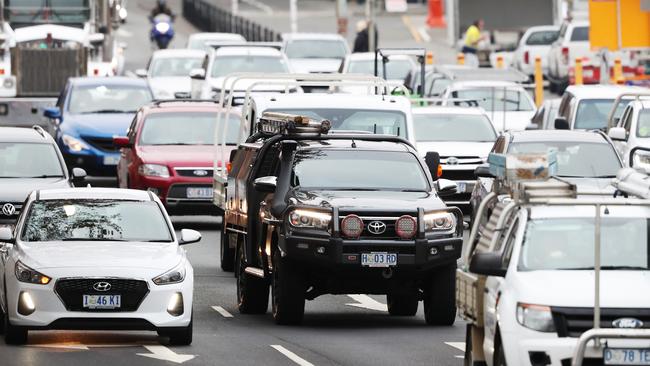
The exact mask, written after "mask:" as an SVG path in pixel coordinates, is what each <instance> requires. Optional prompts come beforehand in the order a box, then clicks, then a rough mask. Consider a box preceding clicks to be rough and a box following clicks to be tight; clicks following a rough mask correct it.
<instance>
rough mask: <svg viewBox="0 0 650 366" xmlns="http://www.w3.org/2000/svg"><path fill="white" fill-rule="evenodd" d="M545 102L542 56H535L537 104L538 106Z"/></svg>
mask: <svg viewBox="0 0 650 366" xmlns="http://www.w3.org/2000/svg"><path fill="white" fill-rule="evenodd" d="M542 103H544V76H543V75H542V58H541V57H539V56H537V57H535V105H536V106H537V108H539V107H541V106H542Z"/></svg>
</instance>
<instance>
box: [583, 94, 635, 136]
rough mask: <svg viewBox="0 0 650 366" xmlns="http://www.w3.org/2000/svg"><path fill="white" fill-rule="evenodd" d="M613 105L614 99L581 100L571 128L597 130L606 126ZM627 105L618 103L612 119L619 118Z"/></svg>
mask: <svg viewBox="0 0 650 366" xmlns="http://www.w3.org/2000/svg"><path fill="white" fill-rule="evenodd" d="M613 105H614V99H583V100H581V101H580V103H578V108H577V110H576V118H575V123H574V126H573V128H575V129H586V130H591V129H598V128H605V127H606V126H607V118H608V117H609V112H611V110H612V106H613ZM626 105H627V103H619V104H618V105H617V106H616V112H615V113H614V117H621V115H622V114H623V111H624V110H625V106H626Z"/></svg>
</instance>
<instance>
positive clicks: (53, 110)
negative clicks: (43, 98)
mask: <svg viewBox="0 0 650 366" xmlns="http://www.w3.org/2000/svg"><path fill="white" fill-rule="evenodd" d="M43 115H44V116H45V117H47V118H49V119H61V110H60V109H59V107H49V108H45V110H43Z"/></svg>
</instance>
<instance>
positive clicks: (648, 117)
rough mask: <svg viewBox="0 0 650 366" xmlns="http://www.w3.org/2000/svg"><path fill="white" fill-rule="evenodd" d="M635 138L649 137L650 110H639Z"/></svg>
mask: <svg viewBox="0 0 650 366" xmlns="http://www.w3.org/2000/svg"><path fill="white" fill-rule="evenodd" d="M636 135H637V137H650V109H647V108H646V109H641V110H640V111H639V118H638V120H637V123H636Z"/></svg>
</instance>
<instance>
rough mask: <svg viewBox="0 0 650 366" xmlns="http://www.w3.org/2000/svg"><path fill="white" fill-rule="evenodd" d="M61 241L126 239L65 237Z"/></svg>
mask: <svg viewBox="0 0 650 366" xmlns="http://www.w3.org/2000/svg"><path fill="white" fill-rule="evenodd" d="M61 241H126V240H124V239H110V238H65V239H61Z"/></svg>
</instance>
